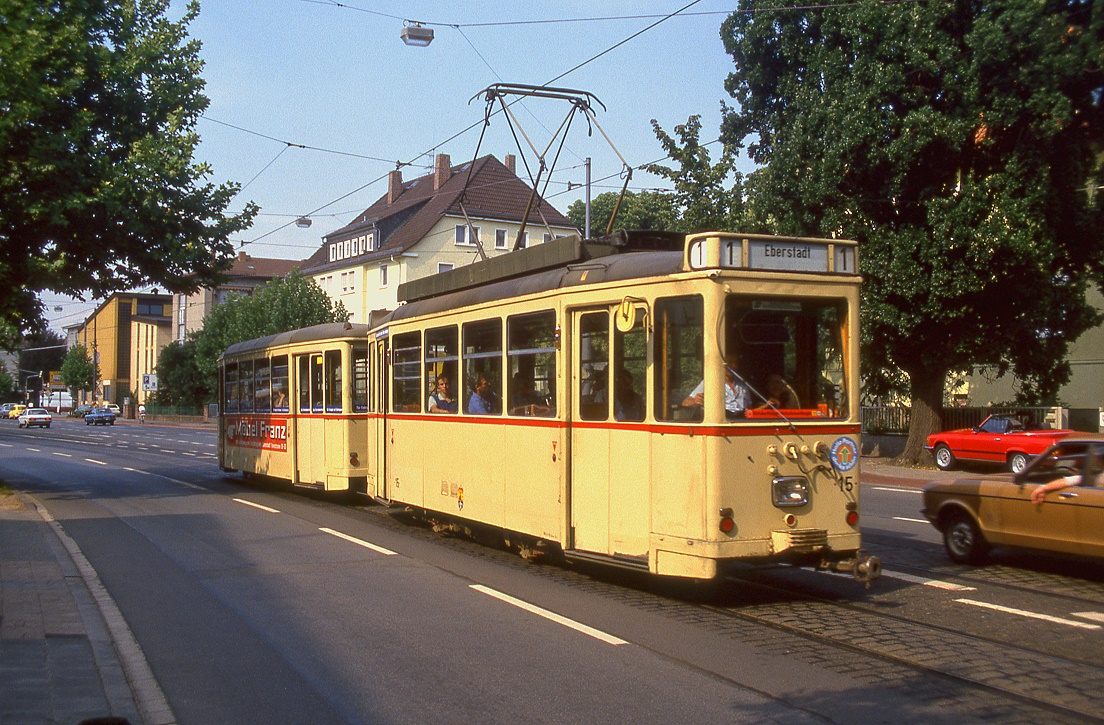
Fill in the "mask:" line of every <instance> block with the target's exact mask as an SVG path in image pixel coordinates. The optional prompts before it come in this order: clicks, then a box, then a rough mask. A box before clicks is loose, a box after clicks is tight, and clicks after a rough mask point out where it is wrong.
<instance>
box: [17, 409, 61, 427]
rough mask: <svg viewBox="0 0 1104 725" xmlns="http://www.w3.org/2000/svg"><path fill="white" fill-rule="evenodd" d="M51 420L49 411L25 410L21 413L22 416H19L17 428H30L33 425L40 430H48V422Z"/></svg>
mask: <svg viewBox="0 0 1104 725" xmlns="http://www.w3.org/2000/svg"><path fill="white" fill-rule="evenodd" d="M52 420H53V418H52V417H51V416H50V411H48V410H46V409H45V408H27V410H25V411H23V414H22V415H20V416H19V427H20V428H30V427H31V426H33V425H37V426H39V427H42V428H49V427H50V422H51V421H52Z"/></svg>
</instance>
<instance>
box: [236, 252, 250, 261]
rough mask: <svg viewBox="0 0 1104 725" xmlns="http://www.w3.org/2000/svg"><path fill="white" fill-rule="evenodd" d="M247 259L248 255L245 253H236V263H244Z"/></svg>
mask: <svg viewBox="0 0 1104 725" xmlns="http://www.w3.org/2000/svg"><path fill="white" fill-rule="evenodd" d="M247 259H249V255H248V254H246V253H245V252H238V261H239V262H244V261H245V260H247Z"/></svg>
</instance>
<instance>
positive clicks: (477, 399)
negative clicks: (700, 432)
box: [468, 373, 502, 415]
mask: <svg viewBox="0 0 1104 725" xmlns="http://www.w3.org/2000/svg"><path fill="white" fill-rule="evenodd" d="M468 412H469V413H471V414H472V415H498V414H499V413H501V412H502V401H500V400H499V398H498V395H496V394H495V392H494V390H493V386H492V385H491V381H490V378H488V377H487V374H486V373H478V374H477V375H476V376H475V380H474V385H472V394H471V397H470V398H469V399H468Z"/></svg>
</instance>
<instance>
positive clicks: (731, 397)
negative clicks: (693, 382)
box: [682, 355, 751, 420]
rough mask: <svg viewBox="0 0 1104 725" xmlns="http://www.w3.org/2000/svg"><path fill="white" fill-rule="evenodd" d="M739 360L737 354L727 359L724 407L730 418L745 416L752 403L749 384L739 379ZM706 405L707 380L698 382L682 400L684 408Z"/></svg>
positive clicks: (726, 414)
mask: <svg viewBox="0 0 1104 725" xmlns="http://www.w3.org/2000/svg"><path fill="white" fill-rule="evenodd" d="M737 370H738V368H737V361H736V356H735V355H730V356H729V357H728V358H726V359H725V390H724V407H725V416H726V417H727V418H728V419H729V420H733V419H735V418H743V417H744V411H745V410H747V409H748V406H749V405H750V403H751V393H750V392H748V388H747V386H746V385H745V384H744V383H743V382H742V381H741V380H740V379H739V374H738V373H737ZM704 405H705V381H704V380H702V381H701V382H700V383H698V387H696V388H694V389H693V390H692V391H691V392H690V394H689V395H687V396H686V398H685V399H684V400H683V401H682V407H684V408H701V407H702V406H704Z"/></svg>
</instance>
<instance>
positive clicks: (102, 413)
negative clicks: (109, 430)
mask: <svg viewBox="0 0 1104 725" xmlns="http://www.w3.org/2000/svg"><path fill="white" fill-rule="evenodd" d="M84 424H85V425H115V413H113V412H112V411H111V409H110V408H93V409H92V410H90V411H88V412H87V413H85V414H84Z"/></svg>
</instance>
